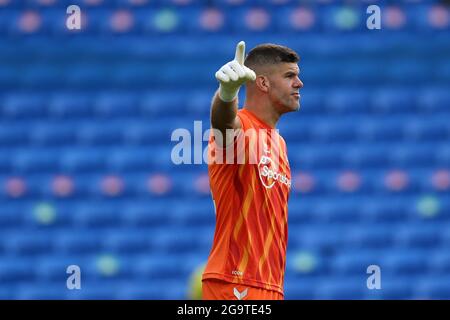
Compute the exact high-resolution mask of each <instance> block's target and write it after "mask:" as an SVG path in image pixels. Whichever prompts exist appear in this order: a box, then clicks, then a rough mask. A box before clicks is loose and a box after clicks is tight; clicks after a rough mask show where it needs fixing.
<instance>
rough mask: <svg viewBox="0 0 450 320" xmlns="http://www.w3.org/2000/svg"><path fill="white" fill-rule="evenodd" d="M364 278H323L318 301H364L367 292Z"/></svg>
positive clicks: (318, 289)
mask: <svg viewBox="0 0 450 320" xmlns="http://www.w3.org/2000/svg"><path fill="white" fill-rule="evenodd" d="M364 276H365V275H364V274H363V276H362V277H354V276H349V277H337V278H333V277H330V278H328V279H327V278H323V280H322V281H318V284H317V291H316V296H315V298H316V299H333V300H335V299H337V300H342V299H346V300H359V299H363V297H364V293H365V291H366V290H367V287H366V281H365V279H364Z"/></svg>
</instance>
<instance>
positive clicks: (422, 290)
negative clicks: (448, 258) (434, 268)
mask: <svg viewBox="0 0 450 320" xmlns="http://www.w3.org/2000/svg"><path fill="white" fill-rule="evenodd" d="M449 281H450V278H449V276H448V275H445V276H433V275H430V276H428V277H426V278H425V279H423V280H421V281H420V282H419V283H418V285H417V287H416V288H415V290H414V298H416V299H433V300H438V299H439V300H448V299H450V289H449V287H448V283H449Z"/></svg>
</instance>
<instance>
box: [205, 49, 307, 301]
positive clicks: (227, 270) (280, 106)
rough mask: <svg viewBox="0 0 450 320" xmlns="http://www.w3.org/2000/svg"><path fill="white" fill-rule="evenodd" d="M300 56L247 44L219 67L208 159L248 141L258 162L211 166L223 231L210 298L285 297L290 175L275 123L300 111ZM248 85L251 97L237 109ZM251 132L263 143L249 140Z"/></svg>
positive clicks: (208, 284) (212, 264) (208, 276)
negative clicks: (242, 93)
mask: <svg viewBox="0 0 450 320" xmlns="http://www.w3.org/2000/svg"><path fill="white" fill-rule="evenodd" d="M298 61H299V56H298V55H297V53H295V52H294V51H293V50H291V49H289V48H287V47H285V46H280V45H275V44H262V45H258V46H256V47H255V48H253V49H252V50H251V51H250V52H249V53H248V56H247V57H246V58H245V43H244V42H243V41H241V42H239V43H238V45H237V47H236V53H235V58H234V60H232V61H230V62H228V63H226V64H225V65H224V66H222V67H221V68H220V69H219V71H217V72H216V79H217V80H218V81H219V89H218V90H217V92H216V93H215V95H214V97H213V100H212V106H211V125H212V128H213V129H214V130H213V133H212V134H211V136H210V141H209V145H208V154H209V157H210V159H215V157H216V155H218V154H221V153H223V152H226V151H228V150H230V148H231V149H233V150H236V148H237V146H238V145H239V143H242V144H243V145H244V148H245V152H246V153H248V154H256V157H257V159H256V162H255V163H253V162H251V161H249V158H250V157H247V156H245V161H244V163H238V162H237V161H236V157H234V159H233V160H234V162H233V163H231V164H230V163H228V161H227V163H223V162H219V161H209V163H208V174H209V180H210V187H211V194H212V198H213V202H214V205H215V208H216V228H215V234H214V240H213V244H212V249H211V252H210V255H209V259H208V262H207V265H206V268H205V271H204V273H203V277H202V295H203V299H220V300H231V299H239V300H244V299H259V300H272V299H283V298H284V293H283V287H284V272H285V266H286V246H287V236H288V227H287V217H288V212H287V203H288V198H289V193H290V189H291V172H290V167H289V161H288V158H287V149H286V144H285V141H284V139H283V138H282V137H281V136H280V135H279V134H278V131H277V130H275V128H276V125H277V123H278V120H279V119H280V117H281V115H283V114H285V113H288V112H291V111H297V110H299V108H300V94H299V90H300V89H301V88H302V87H303V83H302V81H301V80H300V79H299V67H298V64H297V63H298ZM243 84H245V85H246V97H245V102H244V104H243V108H242V109H240V110H238V99H237V97H238V92H239V89H240V87H241V86H242V85H243ZM251 131H252V132H256V134H255V135H250V136H252V137H253V138H255V139H256V140H257V141H254V142H256V145H258V146H264V147H263V148H259V150H257V149H256V148H255V144H253V143H250V142H249V141H247V140H246V137H247V132H251ZM261 132H264V133H265V134H260V133H261ZM273 141H278V142H279V143H274V142H273ZM258 151H259V152H258Z"/></svg>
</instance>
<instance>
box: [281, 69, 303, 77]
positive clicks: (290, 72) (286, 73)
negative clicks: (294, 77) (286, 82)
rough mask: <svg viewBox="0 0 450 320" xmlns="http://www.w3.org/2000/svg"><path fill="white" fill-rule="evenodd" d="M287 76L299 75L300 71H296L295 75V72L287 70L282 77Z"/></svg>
mask: <svg viewBox="0 0 450 320" xmlns="http://www.w3.org/2000/svg"><path fill="white" fill-rule="evenodd" d="M288 74H300V69H299V70H298V73H297V70H295V71H294V70H288V71H286V72H285V73H284V75H285V76H286V75H288Z"/></svg>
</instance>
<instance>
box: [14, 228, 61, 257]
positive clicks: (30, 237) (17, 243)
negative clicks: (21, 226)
mask: <svg viewBox="0 0 450 320" xmlns="http://www.w3.org/2000/svg"><path fill="white" fill-rule="evenodd" d="M5 250H6V252H8V253H9V254H16V255H26V256H31V257H32V256H34V255H40V254H44V253H45V254H50V253H51V252H52V251H53V250H54V240H53V238H52V235H51V233H49V232H46V233H44V232H40V233H38V232H28V233H21V234H15V235H12V234H10V235H9V237H8V240H7V241H6V243H5Z"/></svg>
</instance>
